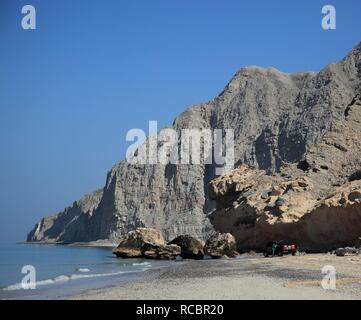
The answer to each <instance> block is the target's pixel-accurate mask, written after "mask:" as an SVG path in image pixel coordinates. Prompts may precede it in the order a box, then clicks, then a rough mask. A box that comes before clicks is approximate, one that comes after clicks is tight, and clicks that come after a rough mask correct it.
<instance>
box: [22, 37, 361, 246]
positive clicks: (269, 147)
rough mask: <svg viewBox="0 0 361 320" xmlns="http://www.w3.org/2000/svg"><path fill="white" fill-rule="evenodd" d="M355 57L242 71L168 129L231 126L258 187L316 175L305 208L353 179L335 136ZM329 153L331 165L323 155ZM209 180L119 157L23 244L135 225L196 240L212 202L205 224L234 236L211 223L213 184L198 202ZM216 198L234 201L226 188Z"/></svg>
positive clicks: (192, 168)
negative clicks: (320, 65) (311, 68)
mask: <svg viewBox="0 0 361 320" xmlns="http://www.w3.org/2000/svg"><path fill="white" fill-rule="evenodd" d="M360 56H361V44H359V45H358V46H357V47H355V48H354V49H353V50H352V51H351V52H350V53H349V54H348V55H347V56H346V57H345V58H344V59H343V60H342V61H340V62H339V63H337V64H331V65H329V66H327V67H326V68H324V69H323V70H321V71H320V72H318V73H311V72H306V73H297V74H287V73H283V72H280V71H278V70H276V69H273V68H268V69H264V68H259V67H246V68H242V69H240V70H239V71H238V72H237V73H236V74H235V76H234V77H233V79H232V80H231V81H230V82H229V84H228V85H227V86H226V88H225V89H224V90H223V91H222V93H221V94H220V95H219V96H218V97H216V98H215V99H214V100H212V101H210V102H208V103H204V104H200V105H196V106H193V107H191V108H189V109H188V110H186V111H185V112H184V113H182V114H181V115H180V116H179V117H177V118H176V119H175V121H174V123H173V124H172V126H171V127H172V128H174V129H175V130H177V131H180V130H181V129H184V128H188V129H189V128H212V129H233V130H234V135H235V150H234V152H235V159H236V164H235V165H236V166H239V165H241V164H246V165H249V166H252V167H253V168H255V169H257V170H259V169H261V170H263V171H257V173H256V175H261V176H262V179H261V181H260V182H259V183H261V182H262V181H263V179H265V181H268V180H270V181H268V182H267V185H273V184H274V183H283V180H282V179H281V177H283V176H284V175H290V178H289V179H290V181H291V180H292V179H293V178H294V177H296V176H297V179H298V175H301V176H302V175H306V176H307V174H306V172H311V173H312V174H315V176H314V177H315V178H313V175H312V174H311V173H310V177H308V176H307V177H306V178H310V179H311V182H310V184H313V185H317V184H319V182H318V181H319V180H318V179H321V178H322V179H323V180H322V183H320V186H317V191H315V192H314V191H312V197H311V195H310V197H311V198H312V199H311V200H310V201H311V202H312V201H319V200H317V199H319V198H320V199H322V198H325V197H326V196H327V194H329V193H330V188H331V187H332V186H336V185H341V184H343V182H344V181H347V179H351V180H352V178H351V177H352V176H353V177H359V175H360V173H359V171H358V170H360V168H359V160H358V159H357V157H354V156H353V153H354V148H357V147H358V145H357V144H356V142H355V144H351V145H350V144H349V143H351V142H350V140H348V139H351V138H347V137H346V135H345V134H344V133H345V132H346V130H347V132H349V133H348V134H349V135H350V136H353V135H354V136H357V134H358V132H357V129H356V127H357V125H358V119H356V118H357V115H355V114H354V108H356V107H355V105H356V104H357V103H356V102H355V101H354V102H352V101H353V100H354V99H356V98H355V97H356V96H357V92H358V90H360V80H361V64H360ZM354 117H356V118H355V119H354ZM346 127H347V129H346ZM354 129H355V130H356V131H355V132H354V131H353V130H354ZM352 139H353V140H352V141H354V140H357V139H354V138H352ZM352 143H353V142H352ZM145 145H147V143H145ZM345 150H346V151H345ZM330 155H331V158H332V159H334V160H335V162H332V161H330V159H329V158H327V157H329V156H330ZM336 162H340V163H341V162H342V164H341V165H339V164H336ZM286 164H288V165H286ZM326 167H327V169H326ZM285 168H291V169H285ZM294 170H295V172H296V171H297V174H296V173H293V171H294ZM316 174H317V175H316ZM213 178H215V166H214V165H208V164H200V165H172V164H168V165H131V164H129V163H127V162H126V161H122V162H120V163H119V164H117V165H115V166H114V167H113V168H112V169H111V170H110V172H109V173H108V175H107V180H106V185H105V186H104V188H103V190H102V191H98V192H96V193H94V194H91V195H89V196H87V197H85V198H84V199H82V200H81V201H78V202H75V203H74V204H73V206H72V207H70V208H67V209H65V210H64V211H63V212H61V213H59V214H57V215H55V216H51V217H48V218H44V219H42V220H41V221H40V222H39V223H38V224H37V225H36V226H35V228H34V229H33V230H32V231H31V232H30V233H29V235H28V239H27V240H28V241H54V242H65V243H68V242H77V241H91V240H97V239H113V240H114V239H117V238H119V236H120V235H122V234H125V233H127V232H128V231H130V230H134V229H135V228H137V227H151V228H155V229H158V230H161V231H162V232H163V234H164V235H165V237H166V238H167V239H171V238H173V237H175V236H177V235H180V234H190V235H194V236H197V237H200V238H204V236H205V234H206V233H207V232H208V231H210V230H211V229H212V227H211V226H210V224H209V222H208V219H207V218H206V214H208V213H210V212H212V211H213V210H214V209H215V208H216V206H217V208H218V209H216V211H215V212H216V213H214V214H213V217H214V218H213V219H212V222H213V223H214V224H215V227H216V228H217V229H225V230H230V231H232V233H236V234H238V233H240V232H238V229H237V228H235V226H233V225H231V224H232V223H233V222H232V223H231V224H227V225H226V224H224V223H223V222H221V221H224V219H223V218H222V217H224V216H225V211H227V210H228V209H229V208H230V207H229V201H228V200H227V201H225V199H224V198H221V197H220V194H221V193H219V192H218V191H217V190H216V189H217V188H215V190H213V191H212V192H213V194H212V193H211V198H212V199H210V198H209V196H208V191H207V190H208V184H209V182H210V181H211V180H212V179H213ZM252 179H253V178H252ZM297 179H295V180H296V181H298V180H297ZM273 180H275V181H274V182H273ZM354 180H357V179H356V178H355V179H354ZM262 183H263V182H262ZM353 183H355V182H353ZM356 183H357V182H356ZM351 184H352V183H351ZM214 185H216V184H214ZM250 188H251V189H252V188H253V187H250ZM260 188H261V187H260ZM305 188H306V187H305ZM309 188H311V187H309ZM318 189H319V190H318ZM260 190H261V189H257V190H255V191H256V192H258V191H260ZM222 192H223V191H222ZM232 192H233V191H232ZM249 192H251V191H249ZM309 192H310V193H311V191H309ZM313 193H314V194H313ZM241 194H242V193H241ZM238 195H239V193H237V196H238ZM222 196H223V195H222ZM225 196H226V197H230V198H231V199H232V200H235V201H238V202H239V201H240V200H239V199H238V197H237V196H235V195H234V194H229V193H228V191H227V192H226V193H225ZM250 196H251V195H250ZM315 197H316V200H315V199H314V198H315ZM227 199H228V198H227ZM265 200H266V199H265ZM273 200H274V199H272V201H273ZM224 202H225V203H226V204H224ZM220 203H223V205H220ZM352 205H353V204H352ZM257 206H258V205H257ZM311 207H312V206H311V204H310V208H311ZM247 208H248V207H247ZM308 209H309V208H308ZM232 210H233V209H231V211H230V212H231V213H229V212H228V211H227V212H228V213H227V217H232V219H230V221H233V220H234V219H233V217H234V215H233V213H234V214H235V216H238V215H239V216H242V214H243V213H242V211H241V210H238V211H232ZM247 210H248V209H247ZM252 210H253V209H252ZM252 210H251V209H250V211H252ZM274 210H278V209H274ZM300 210H301V209H300ZM304 210H306V209H304ZM261 211H262V209H260V212H257V213H256V214H254V213H252V214H250V218H249V220H250V224H251V225H252V223H254V221H256V220H257V219H258V218H256V219H255V216H256V217H259V216H260V215H262V213H261ZM301 211H302V210H301ZM247 212H248V211H247ZM267 212H268V211H267ZM302 212H304V211H302ZM246 215H248V213H247V214H246ZM296 215H297V214H296ZM299 215H302V213H299ZM242 217H243V216H242ZM247 219H248V218H247ZM247 219H246V220H247ZM277 219H279V217H278V218H277ZM287 219H289V217H287ZM252 221H253V222H252ZM280 221H281V220H280ZM234 223H235V222H234ZM234 223H233V224H234ZM237 223H238V222H237ZM240 223H241V224H242V223H243V222H242V221H241V222H240ZM247 224H248V223H245V225H247ZM247 228H248V227H247ZM254 230H256V229H254ZM238 240H242V241H243V240H245V238H242V237H238ZM249 244H250V245H251V244H253V242H252V241H250V242H249Z"/></svg>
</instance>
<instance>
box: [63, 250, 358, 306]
mask: <svg viewBox="0 0 361 320" xmlns="http://www.w3.org/2000/svg"><path fill="white" fill-rule="evenodd" d="M360 264H361V257H359V256H348V257H336V256H334V255H329V254H309V255H303V256H302V255H300V256H295V257H292V256H284V257H275V258H264V257H263V256H261V255H257V254H254V255H251V254H244V255H242V256H240V257H239V258H236V259H221V260H201V261H196V260H187V261H185V262H184V263H175V264H174V265H173V266H171V267H167V268H162V269H159V270H153V271H152V272H150V273H149V274H148V275H147V276H146V277H145V278H142V280H139V281H134V282H128V283H124V284H121V285H117V286H113V287H107V288H102V289H96V290H91V291H88V292H86V293H83V294H80V295H77V296H73V297H70V298H69V299H75V300H79V299H80V300H83V299H97V300H98V299H99V300H102V299H107V300H108V299H109V300H114V299H116V300H118V299H119V300H127V299H129V300H131V299H146V300H153V299H156V300H167V299H172V300H173V299H174V300H183V299H188V300H192V299H200V300H208V299H214V300H217V299H317V300H319V299H361V268H360ZM325 265H331V266H334V267H335V269H336V271H337V281H336V290H324V289H323V288H322V287H321V280H322V278H323V277H324V274H322V272H321V269H322V267H323V266H325Z"/></svg>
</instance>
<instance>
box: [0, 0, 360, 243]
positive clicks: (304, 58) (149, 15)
mask: <svg viewBox="0 0 361 320" xmlns="http://www.w3.org/2000/svg"><path fill="white" fill-rule="evenodd" d="M25 4H31V5H33V6H34V7H35V8H36V13H37V16H36V20H37V29H36V30H26V31H25V30H23V29H22V27H21V19H22V17H23V15H22V14H21V8H22V6H23V5H25ZM325 4H333V5H334V6H335V7H336V14H337V16H336V18H337V29H336V30H329V31H324V30H323V29H322V28H321V19H322V15H321V8H322V6H323V5H325ZM360 12H361V1H359V0H347V1H345V0H332V1H331V0H324V1H319V0H304V1H285V0H275V1H269V0H267V1H266V0H264V1H260V0H252V1H241V0H237V1H235V0H222V1H221V0H197V1H194V0H117V1H116V0H107V1H104V0H61V1H59V0H41V1H40V0H27V1H16V0H1V1H0V147H1V151H0V152H1V157H0V200H1V201H0V242H1V241H2V242H4V241H20V240H24V239H25V237H26V233H27V232H28V231H29V230H30V229H31V228H32V227H33V225H34V224H35V222H37V221H38V220H39V219H40V218H41V217H43V216H44V215H48V214H52V213H56V212H58V211H60V210H61V209H63V208H64V207H65V206H67V205H70V204H71V203H72V202H73V201H74V200H76V199H78V198H79V197H81V196H82V195H84V194H85V193H88V192H91V191H93V190H95V189H97V188H98V187H102V186H103V185H104V182H105V177H106V173H107V171H108V170H109V169H110V168H111V167H112V165H114V164H115V163H116V162H118V161H119V160H121V159H122V158H124V155H125V151H126V148H127V147H128V145H129V144H128V143H127V142H126V141H125V135H126V132H127V131H128V130H129V129H132V128H143V129H147V126H148V121H149V120H157V121H158V123H159V127H161V126H164V125H166V124H169V123H171V122H172V121H173V120H174V118H175V117H176V116H177V115H178V114H179V113H181V112H182V111H183V110H185V109H186V108H187V107H189V106H191V105H193V104H196V103H199V102H205V101H207V100H209V99H212V98H213V97H215V96H216V95H217V94H218V93H219V92H220V91H221V90H222V89H223V88H224V86H225V85H226V84H227V82H228V81H229V80H230V79H231V77H232V75H233V74H234V73H235V72H236V71H237V70H238V69H239V68H240V67H242V66H246V65H259V66H264V67H268V66H272V67H275V68H278V69H280V70H281V71H285V72H295V71H317V70H320V69H321V68H322V67H324V66H325V65H326V64H328V63H332V62H337V61H338V60H340V59H341V58H342V57H343V56H344V55H345V54H346V53H348V52H349V51H350V50H351V49H352V47H354V46H355V45H356V44H357V43H358V42H360V41H361V19H360Z"/></svg>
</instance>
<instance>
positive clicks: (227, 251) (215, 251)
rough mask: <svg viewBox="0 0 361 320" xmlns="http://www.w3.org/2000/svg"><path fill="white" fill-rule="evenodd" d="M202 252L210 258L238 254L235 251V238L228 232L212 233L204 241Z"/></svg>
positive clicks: (231, 256) (230, 256)
mask: <svg viewBox="0 0 361 320" xmlns="http://www.w3.org/2000/svg"><path fill="white" fill-rule="evenodd" d="M204 252H205V254H206V255H209V256H211V257H212V258H222V257H223V256H227V257H229V258H233V257H236V256H237V255H238V254H239V253H238V252H237V246H236V239H235V238H234V236H232V235H231V234H230V233H223V234H222V233H217V234H214V235H212V236H211V237H210V238H209V239H208V240H207V241H206V244H205V246H204Z"/></svg>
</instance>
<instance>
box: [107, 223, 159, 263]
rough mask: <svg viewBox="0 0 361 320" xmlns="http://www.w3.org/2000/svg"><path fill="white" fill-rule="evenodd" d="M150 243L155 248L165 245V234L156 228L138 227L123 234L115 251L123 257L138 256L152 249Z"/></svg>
mask: <svg viewBox="0 0 361 320" xmlns="http://www.w3.org/2000/svg"><path fill="white" fill-rule="evenodd" d="M144 245H146V246H144ZM148 245H153V246H154V248H155V247H157V248H159V247H161V246H165V240H164V237H163V235H162V234H161V233H160V232H159V231H157V230H155V229H149V228H138V229H136V230H134V231H130V232H129V233H128V234H126V235H125V236H123V238H122V239H121V241H120V243H119V245H118V247H117V248H115V249H114V250H113V253H114V254H115V255H116V256H117V257H121V258H138V257H142V256H143V255H144V251H150V249H151V248H150V247H148ZM154 248H153V249H154Z"/></svg>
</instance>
